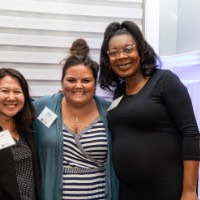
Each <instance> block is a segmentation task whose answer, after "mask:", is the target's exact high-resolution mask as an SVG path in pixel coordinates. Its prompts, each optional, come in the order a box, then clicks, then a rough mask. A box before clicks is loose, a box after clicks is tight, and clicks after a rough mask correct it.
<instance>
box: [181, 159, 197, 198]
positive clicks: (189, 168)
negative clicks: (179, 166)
mask: <svg viewBox="0 0 200 200" xmlns="http://www.w3.org/2000/svg"><path fill="white" fill-rule="evenodd" d="M183 165H184V173H183V192H182V196H181V200H197V177H198V169H199V162H198V161H194V160H185V161H184V162H183Z"/></svg>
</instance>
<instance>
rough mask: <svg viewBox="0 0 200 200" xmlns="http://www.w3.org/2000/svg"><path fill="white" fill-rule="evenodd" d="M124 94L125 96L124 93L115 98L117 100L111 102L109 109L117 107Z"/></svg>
mask: <svg viewBox="0 0 200 200" xmlns="http://www.w3.org/2000/svg"><path fill="white" fill-rule="evenodd" d="M123 96H124V95H122V96H120V97H118V98H117V99H115V100H114V101H113V102H112V103H111V104H110V106H109V108H108V110H107V111H109V110H112V109H113V108H115V107H116V106H117V105H118V104H119V102H120V101H121V100H122V98H123Z"/></svg>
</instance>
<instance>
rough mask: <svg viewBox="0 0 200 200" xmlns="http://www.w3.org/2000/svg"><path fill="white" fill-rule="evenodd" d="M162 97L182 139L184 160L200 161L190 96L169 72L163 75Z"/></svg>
mask: <svg viewBox="0 0 200 200" xmlns="http://www.w3.org/2000/svg"><path fill="white" fill-rule="evenodd" d="M163 96H164V101H165V102H166V105H167V108H168V110H169V112H170V115H171V117H172V119H173V121H174V122H175V125H176V127H177V128H178V131H179V132H180V134H181V135H182V138H183V158H184V160H200V148H199V147H200V145H199V144H200V142H199V141H200V134H199V130H198V125H197V122H196V119H195V115H194V111H193V106H192V102H191V99H190V95H189V93H188V91H187V88H186V87H185V86H184V85H183V83H182V82H181V81H180V79H179V78H178V76H177V75H175V74H174V73H172V72H171V71H169V70H166V72H165V74H164V81H163Z"/></svg>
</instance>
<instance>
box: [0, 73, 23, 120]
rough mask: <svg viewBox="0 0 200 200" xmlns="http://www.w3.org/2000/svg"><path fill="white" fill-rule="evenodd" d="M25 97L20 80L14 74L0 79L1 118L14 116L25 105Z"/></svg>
mask: <svg viewBox="0 0 200 200" xmlns="http://www.w3.org/2000/svg"><path fill="white" fill-rule="evenodd" d="M24 102H25V98H24V94H23V91H22V88H21V85H20V83H19V81H18V80H17V79H16V78H14V77H12V76H9V75H7V76H4V77H3V78H1V79H0V118H2V119H9V118H13V117H14V116H15V115H16V114H17V113H18V112H19V111H20V110H21V109H22V108H23V106H24Z"/></svg>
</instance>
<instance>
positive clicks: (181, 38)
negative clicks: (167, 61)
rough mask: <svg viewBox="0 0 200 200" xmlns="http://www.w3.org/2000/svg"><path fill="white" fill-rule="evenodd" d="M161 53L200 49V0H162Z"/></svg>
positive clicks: (169, 53)
mask: <svg viewBox="0 0 200 200" xmlns="http://www.w3.org/2000/svg"><path fill="white" fill-rule="evenodd" d="M159 18H160V23H159V24H160V34H159V35H160V41H159V50H160V51H159V55H161V56H169V55H175V54H180V53H188V52H193V51H199V50H200V20H199V19H200V1H199V0H191V1H188V0H160V17H159Z"/></svg>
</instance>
